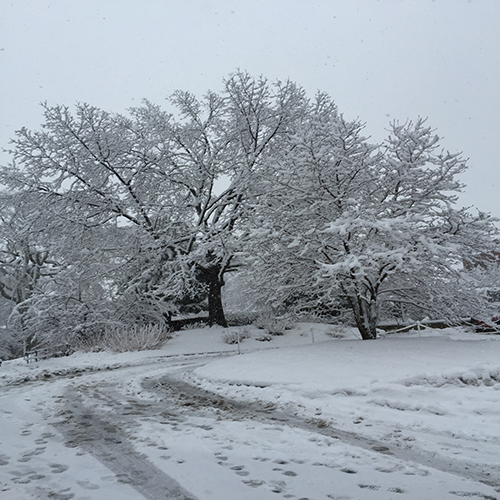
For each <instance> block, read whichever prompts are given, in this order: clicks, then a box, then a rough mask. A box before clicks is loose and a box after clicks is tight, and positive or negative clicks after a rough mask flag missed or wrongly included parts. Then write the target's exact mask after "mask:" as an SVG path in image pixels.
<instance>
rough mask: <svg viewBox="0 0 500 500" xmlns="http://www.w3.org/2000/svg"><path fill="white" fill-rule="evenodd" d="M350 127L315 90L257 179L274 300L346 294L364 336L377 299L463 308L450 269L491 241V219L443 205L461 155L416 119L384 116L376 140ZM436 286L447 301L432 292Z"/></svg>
mask: <svg viewBox="0 0 500 500" xmlns="http://www.w3.org/2000/svg"><path fill="white" fill-rule="evenodd" d="M361 131H362V125H361V124H360V123H359V122H357V121H354V122H347V121H345V119H344V118H343V117H342V116H341V115H338V113H337V110H336V108H335V106H334V104H333V103H332V102H331V100H330V99H329V98H328V97H327V96H325V95H319V96H318V98H317V99H316V101H315V102H314V103H312V109H311V113H310V115H309V116H308V119H307V120H304V122H303V124H302V128H301V129H299V130H298V131H297V134H296V135H295V136H294V137H292V138H291V141H292V143H293V147H291V148H290V149H289V150H290V154H288V155H285V156H282V157H281V158H279V159H278V160H277V163H279V165H280V169H279V174H278V175H277V176H276V175H275V176H274V178H272V179H271V180H270V181H269V182H272V183H274V184H275V186H276V189H275V190H274V191H272V196H270V197H269V198H268V210H267V213H266V212H264V211H262V212H261V215H262V222H261V223H260V224H259V226H260V227H259V228H258V229H257V230H256V235H257V236H258V235H259V234H260V235H261V238H260V241H261V245H260V247H259V248H260V262H261V265H260V268H261V269H262V270H263V275H264V276H270V277H272V278H271V280H272V286H273V287H274V288H275V289H276V290H277V293H276V294H274V295H273V298H274V301H275V302H278V303H279V302H281V303H285V304H286V303H287V301H288V302H289V303H290V302H293V301H296V302H297V305H298V308H299V309H300V308H302V309H304V308H309V309H310V308H314V307H318V306H321V307H325V306H326V307H327V308H328V306H329V307H330V308H332V309H333V308H337V307H339V305H340V307H341V306H343V305H345V304H346V303H347V304H348V305H349V307H350V309H351V311H352V314H353V316H354V320H355V322H356V324H357V326H358V329H359V331H360V333H361V336H362V338H363V339H371V338H375V337H376V326H377V323H378V319H379V311H380V307H381V303H382V302H383V301H384V300H391V301H399V302H408V303H411V304H413V305H414V306H415V307H418V308H420V309H421V310H422V311H424V312H425V313H426V314H429V313H430V312H434V311H435V310H436V308H440V309H441V314H443V315H447V316H449V315H451V314H453V313H455V314H459V311H458V310H457V307H453V306H459V304H460V306H459V307H462V308H463V306H464V305H465V304H467V306H468V307H470V306H471V305H472V304H471V303H470V295H467V297H468V299H469V300H468V303H467V302H466V301H463V300H462V301H459V302H458V298H459V296H460V292H461V291H463V283H462V284H460V283H461V282H460V280H459V276H458V274H457V273H458V269H459V267H460V264H461V262H462V259H463V258H464V257H465V256H466V255H469V254H470V253H471V252H472V253H474V252H475V253H477V252H478V251H479V250H480V249H481V248H483V249H484V248H487V247H488V245H490V244H491V234H492V232H493V230H494V228H493V226H492V224H491V221H490V220H489V219H488V218H487V217H485V216H483V215H480V216H477V217H473V216H471V215H470V214H469V213H468V212H467V211H466V210H460V209H456V208H454V205H455V203H456V200H457V195H456V193H457V192H458V191H459V190H460V189H461V185H460V183H459V182H458V181H457V179H456V177H457V175H458V174H460V173H461V172H463V170H464V169H465V168H466V165H465V161H463V160H462V159H461V158H460V156H459V155H454V154H450V153H448V152H444V151H442V150H441V149H440V148H439V138H438V137H437V136H436V135H435V134H434V132H433V130H432V129H431V128H429V127H427V126H426V125H425V121H424V120H420V119H419V120H418V121H417V122H416V123H411V122H409V123H406V124H404V125H399V124H397V123H393V124H392V125H391V135H390V136H389V138H388V140H387V141H386V142H385V143H384V144H383V145H382V146H380V147H376V146H372V145H370V144H369V143H368V142H367V140H366V139H365V138H363V137H362V136H361ZM453 284H457V286H455V287H453V286H452V285H453ZM443 289H446V290H447V291H448V297H449V300H441V301H440V302H439V303H437V302H436V301H435V299H436V297H438V296H440V297H441V299H443V297H444V295H443V293H442V292H443ZM339 303H340V304H339ZM438 304H439V305H438ZM436 306H437V307H436ZM453 308H454V309H455V310H454V311H453Z"/></svg>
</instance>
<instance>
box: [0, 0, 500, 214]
mask: <svg viewBox="0 0 500 500" xmlns="http://www.w3.org/2000/svg"><path fill="white" fill-rule="evenodd" d="M237 68H240V69H243V70H247V71H249V72H250V73H252V74H254V75H255V76H258V75H260V74H262V75H264V76H266V77H268V78H270V79H272V80H274V79H277V78H279V79H286V78H290V79H292V80H294V81H296V82H297V83H299V84H300V85H302V86H303V87H305V88H306V90H307V91H308V92H309V93H310V94H311V95H312V94H314V92H316V90H318V89H320V90H324V91H326V92H328V93H329V94H331V95H332V97H333V98H334V100H335V101H336V103H337V105H338V107H339V110H340V111H341V112H342V113H344V115H346V117H348V118H356V117H359V118H361V119H362V120H363V121H365V122H366V123H367V131H368V133H369V134H370V135H371V136H372V137H373V138H374V139H375V140H380V139H382V138H384V137H385V135H386V132H385V128H386V127H387V124H388V122H389V121H390V120H392V119H399V120H401V121H405V120H406V119H407V118H412V119H415V118H417V117H418V116H423V117H428V118H429V122H428V123H429V124H430V125H432V126H433V127H436V128H437V131H438V133H439V134H440V135H441V136H443V137H444V139H443V141H442V145H443V146H444V147H445V148H446V149H449V150H450V151H463V154H464V156H465V157H468V158H469V165H470V168H469V171H468V173H467V174H466V175H464V177H463V181H464V182H465V183H466V184H467V185H468V187H467V189H466V191H465V193H464V194H463V196H462V197H461V201H462V203H463V204H465V205H475V206H476V207H478V208H479V209H480V210H482V211H487V212H491V213H492V215H494V216H497V217H500V194H499V192H498V191H499V188H500V161H499V154H498V151H499V147H500V127H499V126H498V120H499V117H500V0H435V1H432V0H414V1H409V0H379V1H377V0H317V1H313V0H78V1H68V0H0V91H1V95H0V148H2V147H3V148H6V147H8V140H9V138H10V137H12V136H13V135H14V131H15V130H17V129H19V128H20V127H22V126H27V127H28V128H38V127H39V125H40V123H41V120H42V116H41V108H40V107H39V105H38V104H39V103H40V102H42V101H48V103H49V104H68V105H73V104H74V103H76V102H88V103H90V104H93V105H96V106H99V107H102V108H104V109H106V110H109V111H115V112H124V111H125V110H126V109H127V108H129V107H131V106H134V105H138V104H139V103H140V101H141V99H142V98H147V99H149V100H151V101H153V102H155V103H159V104H161V103H162V102H164V99H165V97H166V96H168V95H169V94H171V93H172V92H173V91H174V90H175V89H178V88H182V89H186V90H190V91H192V92H194V93H196V94H202V93H204V92H205V91H206V90H207V89H213V90H218V89H219V88H220V87H221V81H222V79H223V78H224V77H227V76H228V75H229V74H230V73H231V72H233V71H235V69H237ZM7 161H8V156H7V155H5V154H4V153H0V162H1V163H6V162H7Z"/></svg>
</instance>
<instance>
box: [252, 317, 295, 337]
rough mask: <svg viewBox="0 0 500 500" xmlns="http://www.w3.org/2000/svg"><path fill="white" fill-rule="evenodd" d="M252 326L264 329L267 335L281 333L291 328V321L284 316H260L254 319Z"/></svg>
mask: <svg viewBox="0 0 500 500" xmlns="http://www.w3.org/2000/svg"><path fill="white" fill-rule="evenodd" d="M254 326H255V327H257V328H259V329H261V330H266V332H267V333H268V334H269V335H283V334H284V333H285V330H290V329H291V328H292V323H291V322H290V321H289V320H286V319H284V318H272V317H268V316H261V317H260V318H257V319H256V320H255V322H254Z"/></svg>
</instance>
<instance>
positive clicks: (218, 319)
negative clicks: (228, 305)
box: [208, 273, 227, 328]
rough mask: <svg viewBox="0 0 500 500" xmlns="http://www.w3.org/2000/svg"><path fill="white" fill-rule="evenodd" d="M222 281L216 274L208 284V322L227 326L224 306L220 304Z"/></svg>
mask: <svg viewBox="0 0 500 500" xmlns="http://www.w3.org/2000/svg"><path fill="white" fill-rule="evenodd" d="M223 286H224V281H223V280H222V279H220V278H219V276H218V273H217V276H215V277H213V279H212V280H211V281H210V282H209V284H208V321H209V322H210V324H214V325H220V326H223V327H224V328H226V327H227V321H226V317H225V316H224V308H223V306H222V287H223Z"/></svg>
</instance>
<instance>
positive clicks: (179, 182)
mask: <svg viewBox="0 0 500 500" xmlns="http://www.w3.org/2000/svg"><path fill="white" fill-rule="evenodd" d="M302 102H303V91H302V90H301V89H299V88H297V87H296V86H295V85H294V84H292V83H290V82H285V83H280V82H277V83H275V84H271V83H269V82H268V81H267V80H265V79H263V78H261V79H254V78H252V77H250V76H249V75H248V74H246V73H236V74H235V75H233V76H231V77H230V78H229V79H227V80H226V81H225V82H224V89H223V91H222V92H221V93H219V94H216V93H214V92H209V93H208V94H207V95H206V96H205V97H204V98H203V99H201V100H199V99H197V98H195V97H194V96H192V95H191V94H189V93H186V92H182V91H179V92H176V93H175V94H174V95H173V96H172V97H171V99H170V103H171V105H172V107H173V110H174V111H173V114H169V113H166V112H165V111H163V110H161V109H160V108H159V107H158V106H155V105H153V104H151V103H148V102H145V103H144V104H143V105H142V106H140V107H138V108H134V109H131V110H130V111H129V114H128V115H126V116H124V115H117V114H111V113H108V112H106V111H103V110H100V109H98V108H95V107H93V106H90V105H87V104H79V105H77V106H76V111H75V112H74V113H73V112H71V110H70V109H69V108H67V107H64V106H48V105H47V104H44V105H43V107H44V117H45V123H44V125H43V127H42V130H41V131H39V132H31V131H28V130H26V129H22V130H20V131H18V132H17V136H16V138H15V139H14V140H13V141H12V143H13V147H12V151H11V154H12V157H13V162H12V163H11V165H9V166H8V167H6V168H4V169H3V171H2V182H3V183H4V184H5V185H7V186H8V187H9V189H10V190H12V191H18V192H23V193H44V195H46V196H50V197H51V199H57V200H58V204H59V206H60V210H61V211H62V213H64V214H66V216H67V221H68V233H71V232H72V229H70V228H71V227H73V226H75V225H76V226H79V227H81V228H85V229H86V230H87V233H88V234H94V235H98V234H100V233H101V234H102V232H103V231H104V232H106V231H111V232H113V234H121V236H120V238H121V241H122V243H124V244H125V248H123V249H122V252H121V254H120V255H117V256H115V260H114V261H113V263H112V265H111V269H112V272H111V270H109V271H107V272H104V275H105V276H106V277H107V279H108V280H109V281H108V287H109V288H110V290H113V291H114V292H116V293H118V295H119V297H120V300H123V301H124V302H125V303H128V304H133V303H135V304H139V303H140V304H142V306H143V307H142V309H143V310H144V308H146V307H147V308H149V310H150V311H149V313H147V314H146V316H148V317H151V316H152V315H153V316H154V315H156V316H159V317H161V316H163V317H164V318H165V319H168V318H169V317H170V316H171V315H172V314H175V313H178V312H179V311H181V310H182V308H183V307H185V306H187V305H194V304H197V305H198V306H200V304H201V303H202V302H203V301H204V299H205V298H206V300H207V305H206V307H207V308H208V312H209V317H210V320H211V321H212V322H214V323H219V324H222V325H225V324H226V320H225V317H224V312H223V308H222V301H221V289H222V286H223V284H224V274H225V273H226V272H228V271H230V270H232V269H233V268H234V255H235V253H238V252H239V251H240V248H241V244H240V242H239V240H240V235H241V230H240V228H239V227H238V221H239V219H240V217H241V215H242V213H243V212H244V211H245V210H246V207H247V206H248V204H249V203H250V200H251V199H253V198H254V197H255V196H256V195H257V193H256V192H255V190H254V187H255V183H254V182H253V179H254V177H255V176H256V175H257V174H258V173H259V172H260V170H261V169H262V166H263V165H264V164H265V163H264V161H263V159H264V158H265V157H266V155H268V154H269V153H268V152H269V151H270V150H272V148H273V147H274V144H275V143H276V142H277V141H279V140H280V138H281V137H282V136H283V135H284V134H285V133H286V132H287V130H288V129H289V128H290V126H291V123H292V122H293V121H294V120H295V119H296V118H297V117H298V116H300V114H301V105H302ZM221 181H222V182H223V183H225V187H223V188H221V187H220V185H221ZM58 220H59V221H62V218H61V217H58ZM72 225H73V226H72ZM117 228H118V229H117ZM58 234H59V235H62V234H63V232H60V233H58ZM98 238H99V237H98ZM95 248H96V250H97V249H100V248H101V247H100V245H98V244H97V245H96V247H95ZM68 255H69V254H68ZM104 260H106V259H104ZM84 261H85V259H84ZM118 262H120V265H117V263H118ZM82 265H83V264H82ZM76 267H78V266H76V263H75V265H74V266H73V268H76ZM83 267H85V265H83ZM83 267H82V268H83ZM65 269H69V267H66V268H65ZM111 275H112V277H110V276H111ZM59 277H60V278H61V277H62V274H60V275H59ZM127 310H128V311H129V312H130V311H131V308H127Z"/></svg>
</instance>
